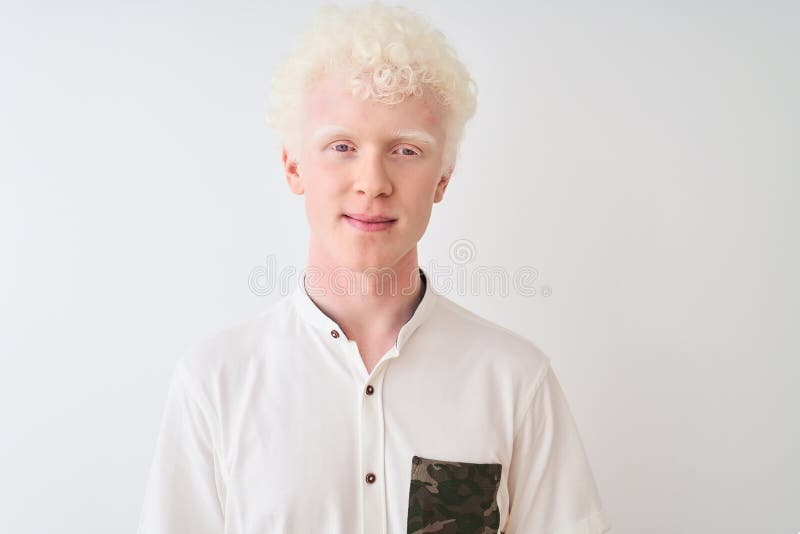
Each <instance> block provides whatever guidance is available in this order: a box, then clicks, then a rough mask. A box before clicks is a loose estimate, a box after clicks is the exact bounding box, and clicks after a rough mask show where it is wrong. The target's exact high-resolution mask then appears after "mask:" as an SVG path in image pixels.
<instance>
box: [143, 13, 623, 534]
mask: <svg viewBox="0 0 800 534" xmlns="http://www.w3.org/2000/svg"><path fill="white" fill-rule="evenodd" d="M471 83H472V81H471V80H470V78H469V76H468V74H467V73H466V70H465V69H464V67H463V65H461V63H460V62H459V61H458V60H457V58H456V57H455V55H454V54H452V53H451V52H450V50H449V48H448V47H447V45H446V43H445V41H444V39H443V36H442V35H441V34H440V33H438V32H437V31H436V30H435V29H433V28H432V27H431V26H430V25H428V24H427V23H426V22H425V21H424V20H423V19H421V18H420V17H419V16H417V15H415V14H413V13H412V12H410V11H407V10H405V9H401V8H388V7H384V6H382V5H380V4H378V3H373V4H370V5H369V6H366V7H359V8H349V9H339V8H334V7H332V6H329V7H327V8H325V9H323V10H322V11H321V12H320V16H319V17H318V18H317V21H316V24H315V25H314V27H313V28H312V30H311V31H310V32H309V33H307V34H306V36H305V40H304V41H303V42H302V46H301V47H300V50H299V51H298V52H297V53H296V54H295V56H294V58H293V59H290V60H289V61H287V63H286V64H285V65H284V68H283V69H282V70H281V71H280V72H279V73H278V75H277V76H276V77H275V78H274V80H273V88H272V91H273V92H272V98H271V104H272V107H271V110H270V119H271V123H272V124H273V125H274V126H276V128H277V129H278V131H279V133H280V134H281V138H282V140H283V142H284V145H283V147H282V150H281V156H282V161H283V166H284V169H285V174H286V180H287V182H288V185H289V188H290V189H291V191H292V192H293V193H295V194H297V195H303V196H304V197H305V207H306V214H307V219H308V222H309V225H310V228H311V237H310V243H309V258H308V264H309V265H308V268H307V270H306V273H305V275H304V276H303V277H302V279H301V280H300V283H299V284H298V286H297V288H296V289H295V290H294V292H293V293H292V294H291V295H289V296H287V297H285V298H282V299H280V300H279V301H278V302H277V303H275V304H274V305H272V306H271V307H269V308H268V309H267V310H265V311H264V312H262V313H261V314H260V315H258V316H257V317H256V318H254V319H252V320H250V321H247V322H245V323H242V324H239V325H237V326H235V327H232V328H228V329H226V330H224V331H222V332H220V333H218V334H217V335H215V336H211V337H209V338H208V339H206V340H204V341H203V342H202V343H198V344H197V345H196V346H195V347H194V348H193V349H192V350H190V351H188V352H187V353H186V354H184V355H183V356H182V357H181V358H180V359H179V360H178V363H177V367H176V369H175V374H174V377H173V381H172V385H171V387H170V391H169V396H168V401H167V407H166V410H165V414H164V418H163V421H162V426H161V433H160V436H159V440H158V445H157V449H156V456H155V460H154V462H153V467H152V470H151V472H150V477H149V483H148V487H147V494H146V499H145V504H144V509H143V512H142V516H141V521H140V526H139V533H140V534H168V533H169V534H178V533H186V534H222V533H236V534H279V533H302V534H306V533H312V534H317V533H330V534H338V533H342V534H356V533H358V534H400V533H426V532H438V533H459V534H461V533H463V534H471V533H497V532H505V534H599V533H602V532H606V531H607V530H608V528H609V521H608V519H607V517H606V514H605V512H604V510H603V507H602V505H601V501H600V497H599V494H598V489H597V487H596V484H595V481H594V478H593V475H592V472H591V469H590V467H589V464H588V461H587V457H586V454H585V451H584V448H583V445H582V442H581V439H580V437H579V434H578V431H577V429H576V427H575V423H574V420H573V418H572V415H571V413H570V411H569V408H568V405H567V402H566V399H565V398H564V394H563V392H562V390H561V388H560V386H559V383H558V381H557V379H556V376H555V374H554V373H553V370H552V368H551V367H550V362H549V359H548V357H547V356H546V355H544V354H543V353H542V352H541V351H540V350H539V349H538V348H537V347H536V346H535V345H534V344H533V343H532V342H531V341H529V340H527V339H525V338H524V337H522V336H520V335H517V334H515V333H513V332H511V331H509V330H507V329H504V328H502V327H500V326H498V325H496V324H493V323H491V322H489V321H487V320H486V319H483V318H481V317H479V316H478V315H476V314H474V313H472V312H470V311H468V310H466V309H465V308H463V307H461V306H459V305H457V304H455V302H453V301H451V300H450V299H448V298H447V297H445V296H444V295H443V294H440V293H438V292H437V291H436V290H435V289H434V287H433V286H432V284H431V280H430V276H429V274H428V273H427V272H426V271H425V270H424V269H422V268H421V267H420V266H419V265H418V258H417V242H418V241H419V240H420V238H421V237H422V235H423V233H424V232H425V229H426V228H427V225H428V221H429V218H430V215H431V210H432V206H433V204H434V203H438V202H440V201H441V200H442V198H443V196H444V193H445V190H446V188H447V186H448V184H449V183H450V178H451V175H452V172H453V168H454V164H455V154H456V148H457V146H458V143H459V139H460V136H461V130H462V128H463V125H464V124H465V122H466V121H467V120H468V119H469V118H470V117H471V115H472V114H473V111H474V107H475V106H474V99H475V95H474V91H473V88H472V85H471ZM387 285H388V286H390V289H388V290H387V289H386V286H387Z"/></svg>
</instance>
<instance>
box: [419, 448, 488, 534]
mask: <svg viewBox="0 0 800 534" xmlns="http://www.w3.org/2000/svg"><path fill="white" fill-rule="evenodd" d="M502 468H503V465H502V464H498V463H468V462H452V461H446V460H433V459H430V458H422V457H420V456H414V457H413V458H412V460H411V487H410V489H409V495H408V534H423V533H425V532H436V533H437V534H497V529H498V528H499V527H500V512H499V510H498V509H497V499H496V498H497V490H498V488H499V487H500V474H501V472H502Z"/></svg>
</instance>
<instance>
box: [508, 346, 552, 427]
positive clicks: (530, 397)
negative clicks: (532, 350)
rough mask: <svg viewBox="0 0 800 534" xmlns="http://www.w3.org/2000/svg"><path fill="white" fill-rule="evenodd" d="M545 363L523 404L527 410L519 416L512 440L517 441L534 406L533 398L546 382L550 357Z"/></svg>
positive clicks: (546, 358)
mask: <svg viewBox="0 0 800 534" xmlns="http://www.w3.org/2000/svg"><path fill="white" fill-rule="evenodd" d="M544 362H545V363H544V365H542V369H540V370H539V372H538V374H537V375H536V378H535V379H534V381H533V385H532V386H531V391H530V392H529V393H528V394H527V395H526V397H525V398H526V402H525V404H523V406H525V411H524V412H523V413H522V414H521V415H520V416H518V417H517V421H516V422H515V423H514V436H513V438H512V442H513V441H516V439H517V435H518V434H519V431H520V429H521V428H522V422H523V421H524V420H525V418H526V417H527V416H528V413H530V411H531V407H532V406H533V400H534V398H535V397H536V394H537V393H538V392H539V390H540V389H541V388H542V383H544V380H545V378H546V377H547V374H548V373H549V372H550V358H548V357H545V360H544Z"/></svg>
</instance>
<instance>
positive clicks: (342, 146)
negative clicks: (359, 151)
mask: <svg viewBox="0 0 800 534" xmlns="http://www.w3.org/2000/svg"><path fill="white" fill-rule="evenodd" d="M333 150H335V151H336V152H343V153H344V152H349V151H350V145H348V144H347V143H336V144H335V145H333Z"/></svg>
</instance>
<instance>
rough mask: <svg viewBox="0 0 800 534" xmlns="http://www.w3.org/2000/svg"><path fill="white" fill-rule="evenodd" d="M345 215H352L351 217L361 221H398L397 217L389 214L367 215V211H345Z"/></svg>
mask: <svg viewBox="0 0 800 534" xmlns="http://www.w3.org/2000/svg"><path fill="white" fill-rule="evenodd" d="M345 216H347V217H350V218H351V219H357V220H359V221H363V222H368V223H374V222H391V221H396V220H397V219H393V218H392V217H389V216H387V215H382V214H378V215H367V214H366V213H345Z"/></svg>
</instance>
